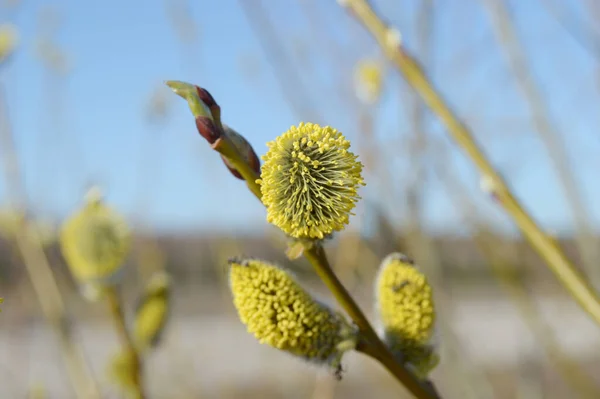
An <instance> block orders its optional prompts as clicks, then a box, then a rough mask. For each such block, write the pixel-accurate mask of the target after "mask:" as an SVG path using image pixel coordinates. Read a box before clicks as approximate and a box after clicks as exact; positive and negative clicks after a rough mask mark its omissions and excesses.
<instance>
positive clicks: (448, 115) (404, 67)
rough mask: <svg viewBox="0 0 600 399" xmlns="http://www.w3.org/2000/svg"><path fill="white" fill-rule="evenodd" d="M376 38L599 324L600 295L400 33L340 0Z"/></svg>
mask: <svg viewBox="0 0 600 399" xmlns="http://www.w3.org/2000/svg"><path fill="white" fill-rule="evenodd" d="M341 2H342V3H343V4H344V5H345V6H346V7H347V8H348V9H349V10H351V11H352V12H353V14H354V16H355V17H356V18H357V20H358V21H359V22H361V23H362V24H363V25H364V26H365V28H366V29H367V30H368V31H369V32H370V33H371V35H372V36H373V37H374V38H375V39H376V40H377V42H378V43H379V45H380V46H381V48H382V49H383V50H384V52H385V54H386V56H387V57H388V58H389V59H390V61H392V62H393V63H394V64H395V65H396V67H397V68H398V70H399V71H400V72H401V73H402V74H403V76H404V78H405V79H406V81H407V82H408V83H409V84H410V85H411V87H412V88H413V89H414V90H415V91H416V92H417V93H418V94H419V95H420V96H421V98H422V100H423V101H424V102H425V103H426V104H427V106H428V107H429V108H430V109H431V110H432V111H433V112H434V113H435V114H436V115H437V116H438V118H439V119H440V120H441V121H442V123H443V124H444V125H445V127H446V129H447V130H448V133H449V134H450V135H451V136H452V138H453V139H454V140H455V141H456V143H457V144H458V145H459V146H460V147H462V148H463V150H464V151H465V153H466V154H467V155H468V156H469V157H470V158H471V160H472V161H473V163H474V164H475V165H476V166H477V168H478V169H479V170H480V172H481V174H482V175H483V176H485V177H486V178H487V179H489V180H490V181H491V182H492V184H493V187H494V194H495V195H496V196H497V197H498V199H499V202H500V203H501V204H502V206H503V207H504V209H505V210H506V212H507V213H508V214H509V215H510V216H511V217H512V218H513V220H514V221H515V223H516V224H517V226H518V227H519V229H520V230H521V231H522V233H523V234H524V236H525V237H526V239H527V240H528V242H529V243H530V244H531V246H532V247H533V248H534V249H535V250H536V251H537V252H538V254H539V255H540V257H541V258H542V259H544V260H545V262H546V264H547V265H548V267H549V268H550V270H551V271H552V272H553V273H554V274H555V276H556V277H557V278H558V280H559V281H560V282H561V283H562V285H563V286H564V287H565V288H566V289H567V291H568V292H569V293H570V294H571V296H572V297H573V298H574V299H575V300H576V301H577V303H578V304H579V305H580V306H581V308H582V309H584V310H585V311H586V312H587V313H588V315H589V316H590V317H591V318H592V319H593V320H594V321H595V322H596V323H598V324H600V298H599V297H598V295H597V293H596V292H595V291H594V289H593V288H592V286H591V285H590V284H589V283H588V282H587V281H586V279H585V278H584V276H582V275H581V273H579V271H578V270H577V268H576V267H575V266H574V264H573V263H572V262H571V261H570V260H569V259H568V258H567V256H566V255H565V254H564V252H563V251H562V250H561V248H560V247H559V246H558V245H556V243H555V241H554V240H553V239H552V238H551V237H550V236H548V235H547V234H546V233H545V232H544V231H543V230H542V229H541V228H540V227H539V226H538V225H537V223H536V222H535V221H534V220H533V218H532V217H531V216H530V215H529V214H528V213H527V211H526V210H525V209H524V208H523V207H522V206H521V204H520V203H519V201H518V200H517V199H516V198H515V197H514V196H513V194H512V193H511V191H510V190H509V188H508V186H507V184H506V183H505V182H504V180H503V179H502V178H501V177H500V175H499V174H498V172H496V170H495V169H494V167H493V166H492V164H491V163H490V161H488V159H487V157H486V156H485V155H484V153H483V151H482V150H481V149H480V148H479V145H478V144H477V143H476V141H475V139H474V137H473V135H472V133H471V132H470V130H469V129H468V128H467V127H466V126H465V125H464V124H463V123H462V122H461V121H460V120H459V118H458V117H457V116H456V115H455V114H454V112H453V111H452V110H451V109H450V107H449V106H448V105H447V103H446V101H445V100H444V99H443V98H442V96H441V95H440V94H439V92H438V91H437V90H436V89H435V88H434V86H433V85H432V83H431V82H430V81H429V79H428V78H427V76H426V75H425V73H424V72H423V69H422V68H421V66H420V65H419V63H418V62H417V61H416V60H415V59H414V58H413V57H412V56H411V55H410V54H409V53H408V52H407V50H406V49H405V48H404V47H403V46H402V45H401V43H399V32H397V31H396V30H395V29H393V28H390V27H389V26H387V25H386V24H385V23H384V22H383V21H382V20H381V19H380V18H379V17H378V16H377V14H375V12H374V11H373V9H372V8H371V7H370V5H369V3H368V2H367V1H365V0H344V1H341Z"/></svg>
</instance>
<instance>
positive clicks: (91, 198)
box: [60, 189, 131, 300]
mask: <svg viewBox="0 0 600 399" xmlns="http://www.w3.org/2000/svg"><path fill="white" fill-rule="evenodd" d="M130 240H131V236H130V231H129V228H128V227H127V224H126V223H125V221H124V220H123V219H122V218H121V216H120V215H119V214H118V213H116V212H115V211H114V210H112V209H111V208H109V207H108V206H106V205H105V204H104V202H103V201H102V197H101V195H100V193H99V191H97V189H92V190H90V192H89V193H88V195H87V198H86V201H85V204H84V206H83V207H82V208H81V209H80V210H78V211H76V212H75V213H74V214H73V215H72V216H71V217H70V218H69V219H68V220H67V221H66V222H65V223H64V225H63V228H62V231H61V235H60V244H61V249H62V253H63V256H64V257H65V260H66V262H67V265H68V266H69V269H70V270H71V273H72V274H73V277H74V278H75V279H76V280H77V282H78V283H79V284H80V285H81V286H82V288H83V293H84V295H85V296H86V298H88V299H90V300H97V299H99V298H100V297H101V296H102V293H103V291H104V290H105V288H107V287H108V286H111V285H114V284H115V283H116V281H117V277H118V276H119V274H118V272H119V270H120V269H121V266H122V265H123V262H124V261H125V258H126V257H127V253H128V251H129V247H130Z"/></svg>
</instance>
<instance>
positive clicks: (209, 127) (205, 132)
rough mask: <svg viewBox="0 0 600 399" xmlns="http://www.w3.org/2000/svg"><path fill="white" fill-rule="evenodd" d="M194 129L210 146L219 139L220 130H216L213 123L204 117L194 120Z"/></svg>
mask: <svg viewBox="0 0 600 399" xmlns="http://www.w3.org/2000/svg"><path fill="white" fill-rule="evenodd" d="M196 129H198V133H200V136H202V137H204V138H205V139H206V141H208V143H209V144H210V145H213V144H214V143H215V141H217V140H218V139H219V138H220V137H221V135H222V134H221V130H220V129H219V128H217V126H216V125H215V122H214V121H213V120H212V119H211V118H208V117H206V116H199V117H197V118H196Z"/></svg>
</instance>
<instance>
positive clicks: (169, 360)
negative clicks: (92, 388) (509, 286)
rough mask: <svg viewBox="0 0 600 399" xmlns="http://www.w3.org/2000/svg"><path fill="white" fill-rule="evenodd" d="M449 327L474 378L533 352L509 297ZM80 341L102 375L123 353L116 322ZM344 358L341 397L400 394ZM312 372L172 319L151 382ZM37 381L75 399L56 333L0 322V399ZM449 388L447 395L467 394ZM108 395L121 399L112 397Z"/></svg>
mask: <svg viewBox="0 0 600 399" xmlns="http://www.w3.org/2000/svg"><path fill="white" fill-rule="evenodd" d="M541 304H542V308H543V311H544V313H545V314H547V315H549V316H552V320H554V321H555V322H554V324H555V326H556V328H557V329H558V330H557V331H559V334H557V339H558V341H559V342H560V343H561V345H562V346H563V347H564V348H565V350H566V351H567V352H568V353H569V354H570V355H572V356H573V357H575V358H577V359H578V360H581V361H584V362H594V361H595V362H596V364H598V360H600V359H599V355H598V354H599V353H600V334H599V330H598V328H597V327H596V326H595V325H594V324H593V323H592V322H590V321H589V320H588V319H587V318H586V316H585V315H584V314H583V313H581V312H580V311H579V310H578V309H577V307H576V305H574V304H573V303H572V302H568V301H561V300H550V299H547V300H544V301H542V302H541ZM3 314H4V313H3ZM0 318H2V317H1V315H0ZM451 324H452V329H453V330H454V332H455V333H456V335H457V338H458V340H459V346H460V347H462V348H463V351H462V356H461V357H463V358H465V357H466V358H468V359H470V360H469V362H470V363H471V365H470V366H469V367H471V369H472V371H473V370H474V372H475V373H476V372H477V371H478V370H481V369H486V370H502V369H506V368H513V367H515V364H516V363H517V362H521V361H523V360H527V359H528V358H531V357H535V356H537V354H536V349H535V343H534V341H533V340H532V338H531V336H530V334H529V333H528V331H527V329H526V327H525V326H524V325H523V323H522V322H521V320H520V319H519V316H518V314H517V313H516V312H515V311H514V309H513V308H512V307H511V306H510V305H509V304H508V303H506V302H504V301H501V300H477V301H463V302H458V303H457V306H456V307H455V309H454V311H453V313H452V315H451ZM77 335H78V337H79V338H80V339H81V340H82V342H83V345H84V347H85V350H86V352H87V354H88V357H89V360H90V362H91V364H92V367H93V369H94V370H95V371H96V372H97V373H98V375H102V373H103V369H104V364H105V362H106V360H107V359H108V357H109V356H110V355H111V354H112V353H113V352H114V351H115V350H116V349H117V346H116V339H115V337H114V334H113V332H112V330H111V328H110V325H107V324H104V323H102V322H94V321H89V322H86V323H85V324H80V325H79V326H78V331H77ZM442 353H444V352H442ZM346 360H347V361H346V366H347V369H348V372H347V374H346V378H345V379H344V381H342V382H341V383H340V384H339V386H338V387H337V393H336V396H335V397H336V398H349V399H352V398H356V399H359V398H365V397H368V398H372V399H375V398H377V399H379V398H381V399H386V398H396V397H403V393H402V392H403V391H402V389H399V388H397V386H396V385H395V382H394V381H393V380H391V379H390V378H389V377H388V376H387V374H386V372H385V371H383V370H382V369H381V368H380V367H379V365H377V364H376V363H374V362H372V361H371V360H370V359H367V358H364V357H362V356H361V355H357V354H356V355H355V354H351V355H350V356H348V357H347V359H346ZM315 370H316V369H315V368H314V367H312V366H307V365H304V364H303V363H301V362H300V361H298V360H296V359H294V358H292V357H290V356H287V355H285V354H282V353H279V352H277V351H275V350H272V349H271V348H268V347H265V346H262V345H259V344H258V343H257V342H256V341H255V340H254V338H253V337H252V336H250V335H249V334H247V333H246V332H245V330H244V327H243V326H242V325H241V324H240V322H239V321H238V320H237V319H236V318H235V317H234V315H231V314H227V315H223V316H217V315H212V316H202V317H199V316H198V317H193V316H180V317H174V319H173V320H172V321H171V324H170V327H169V330H168V333H167V335H166V336H165V340H164V342H163V345H162V346H161V347H160V348H159V350H158V351H157V352H156V353H154V354H153V355H152V356H151V357H150V359H149V362H148V370H147V381H148V384H149V387H150V391H151V393H152V397H153V398H191V397H196V398H199V397H202V398H246V397H256V398H259V397H265V398H308V397H315V398H317V397H319V396H311V393H310V392H311V391H312V390H313V389H314V383H315ZM456 372H457V370H456V367H455V365H452V367H448V364H446V363H445V362H444V363H442V365H441V366H440V368H438V370H436V372H435V374H434V379H435V380H438V379H439V378H448V379H452V378H454V377H452V376H451V374H452V375H454V376H455V375H456ZM595 374H598V373H595ZM470 375H471V378H473V374H470ZM463 377H464V376H463ZM324 379H325V381H328V379H327V378H326V376H325V378H324ZM438 381H439V380H438ZM36 383H41V384H42V385H43V386H44V387H45V388H46V389H47V390H48V392H49V397H50V398H57V399H68V398H70V397H72V393H71V391H70V390H69V389H70V388H68V387H69V384H68V380H67V378H66V377H65V375H64V372H63V367H62V360H61V357H60V355H59V353H58V351H57V345H56V340H55V339H54V336H53V335H52V333H50V332H49V331H48V329H47V328H46V327H45V326H44V325H43V324H41V323H39V322H36V323H33V324H31V325H29V327H24V326H21V327H18V328H17V327H14V326H11V325H7V324H6V323H5V322H0V399H11V398H25V397H26V391H27V389H28V388H29V387H30V386H32V385H33V384H36ZM598 383H599V385H600V380H599V381H598ZM257 385H262V386H263V387H264V386H266V387H267V388H268V389H269V391H268V392H269V393H268V394H263V395H258V394H251V393H250V392H251V390H252V389H254V388H255V387H256V386H257ZM471 385H473V386H474V384H471ZM321 388H322V389H327V386H326V385H325V386H323V387H321ZM450 391H451V390H450ZM450 391H448V393H447V394H446V395H445V397H446V398H448V397H450V398H457V399H458V398H462V397H463V396H462V394H458V393H455V394H454V395H453V394H452V393H451V392H450ZM185 392H193V393H195V394H194V396H192V395H191V394H190V395H186V394H185ZM480 395H483V394H480ZM107 397H118V396H115V395H114V393H112V394H110V393H108V392H107ZM324 397H325V396H324ZM324 397H323V398H324ZM480 397H482V396H480ZM495 397H505V396H503V395H502V396H499V395H496V396H495Z"/></svg>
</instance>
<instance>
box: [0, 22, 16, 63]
mask: <svg viewBox="0 0 600 399" xmlns="http://www.w3.org/2000/svg"><path fill="white" fill-rule="evenodd" d="M18 43H19V33H18V31H17V28H16V27H14V26H13V25H9V24H1V25H0V65H2V63H3V62H4V61H5V60H7V59H8V57H9V56H10V55H11V54H13V52H14V51H15V49H16V48H17V45H18Z"/></svg>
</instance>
